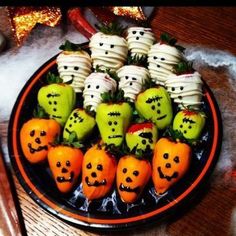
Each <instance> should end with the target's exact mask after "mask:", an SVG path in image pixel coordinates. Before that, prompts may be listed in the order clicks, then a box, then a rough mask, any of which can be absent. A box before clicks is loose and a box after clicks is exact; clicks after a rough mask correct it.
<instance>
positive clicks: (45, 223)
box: [0, 7, 236, 236]
mask: <svg viewBox="0 0 236 236" xmlns="http://www.w3.org/2000/svg"><path fill="white" fill-rule="evenodd" d="M0 21H1V20H0ZM1 22H2V21H1ZM151 25H152V28H153V30H154V32H155V33H156V34H158V35H159V34H160V32H161V31H167V32H169V33H171V34H173V35H175V36H176V38H178V39H179V40H180V41H182V42H186V43H188V44H198V45H202V46H206V47H210V48H215V49H221V50H226V51H229V52H231V53H233V54H236V8H234V7H232V8H227V7H158V8H157V9H156V11H155V13H154V14H153V18H152V21H151ZM1 27H2V28H4V24H2V26H1ZM0 29H1V28H0ZM2 30H4V32H5V33H6V34H7V35H9V36H10V31H9V29H8V28H7V27H5V29H2ZM12 46H13V44H11V47H12ZM200 73H201V74H202V76H203V77H204V79H205V80H206V81H207V83H208V85H209V86H210V87H211V88H212V90H213V92H214V95H215V97H216V99H217V101H218V104H219V106H220V109H221V111H222V118H223V124H224V128H225V131H226V130H227V133H225V132H224V136H223V145H224V148H223V150H224V152H222V153H221V155H220V158H224V155H226V154H227V155H230V154H232V153H235V152H236V131H235V126H234V125H233V124H234V123H235V119H236V105H235V104H236V103H235V101H236V95H235V91H233V89H232V86H230V83H229V80H228V76H229V75H228V74H227V71H226V70H225V69H224V68H217V69H214V68H213V67H207V66H206V67H202V68H201V70H200ZM7 125H8V121H2V122H1V123H0V133H1V135H2V142H3V143H6V138H7ZM232 161H233V166H234V168H235V167H236V160H235V158H234V160H233V157H232ZM234 170H235V169H234ZM234 173H235V172H234ZM14 180H15V185H16V189H17V193H18V198H19V200H20V206H21V209H22V213H23V217H24V222H25V225H26V229H27V232H28V235H30V236H32V235H68V236H69V235H70V236H72V235H93V234H95V235H96V234H97V233H94V232H93V233H92V232H88V231H84V230H81V229H77V228H74V227H72V226H69V225H67V224H66V223H64V222H62V221H60V220H58V219H57V218H55V217H54V216H52V215H50V214H48V213H47V212H46V211H44V210H43V209H41V208H40V207H39V206H38V205H37V204H36V203H35V202H34V201H33V200H32V199H31V198H30V197H29V196H28V195H27V194H26V193H25V191H24V190H23V189H22V187H21V186H20V184H19V183H18V180H17V179H16V177H15V176H14ZM233 213H234V222H233V221H232V220H233ZM167 234H168V235H171V236H174V235H233V234H236V178H235V175H234V177H233V175H232V172H229V171H220V170H219V169H218V170H215V171H214V173H213V175H212V177H211V179H210V182H209V184H208V185H207V189H206V193H205V194H204V195H203V196H202V197H201V199H199V201H198V203H197V204H195V206H194V207H192V208H190V210H189V211H187V212H186V213H185V214H183V215H182V216H181V217H178V218H176V219H172V220H171V221H170V222H166V223H165V224H163V225H160V224H157V225H155V226H152V227H149V228H144V229H138V230H132V231H128V232H127V235H167ZM118 235H119V234H118Z"/></svg>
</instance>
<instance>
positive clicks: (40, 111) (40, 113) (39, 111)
mask: <svg viewBox="0 0 236 236" xmlns="http://www.w3.org/2000/svg"><path fill="white" fill-rule="evenodd" d="M33 117H35V118H45V119H48V118H49V115H48V114H47V113H46V111H45V110H44V108H43V107H41V106H40V105H39V104H37V106H36V108H35V109H34V110H33Z"/></svg>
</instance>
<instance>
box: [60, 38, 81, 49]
mask: <svg viewBox="0 0 236 236" xmlns="http://www.w3.org/2000/svg"><path fill="white" fill-rule="evenodd" d="M59 49H61V50H63V51H80V50H82V48H81V46H80V45H79V44H75V43H72V42H70V41H69V40H66V41H65V43H64V44H62V45H61V46H60V47H59Z"/></svg>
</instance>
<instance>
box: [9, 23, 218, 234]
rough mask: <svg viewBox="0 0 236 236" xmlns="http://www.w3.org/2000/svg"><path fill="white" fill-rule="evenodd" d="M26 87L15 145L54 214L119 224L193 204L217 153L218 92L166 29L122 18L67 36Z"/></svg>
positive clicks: (38, 196) (27, 182) (28, 180)
mask: <svg viewBox="0 0 236 236" xmlns="http://www.w3.org/2000/svg"><path fill="white" fill-rule="evenodd" d="M58 47H59V49H60V52H59V53H58V54H57V55H56V56H54V57H52V58H51V59H50V60H49V61H47V62H46V63H45V64H44V65H42V66H41V67H40V68H39V69H38V70H37V71H36V72H35V73H34V75H32V77H31V78H30V79H29V80H28V82H27V83H26V84H25V86H24V88H22V90H21V93H20V94H19V96H18V98H17V101H16V103H15V106H14V108H13V110H12V114H11V120H10V124H9V153H10V159H11V164H12V166H13V169H14V171H15V173H16V175H17V177H18V179H19V181H20V183H21V185H22V186H23V188H24V189H25V191H26V192H27V193H28V194H29V195H30V197H31V198H32V199H34V200H35V201H36V202H37V203H38V204H39V205H40V206H41V207H42V208H44V209H46V210H47V211H49V212H50V213H51V214H52V215H55V216H57V217H59V218H60V219H62V220H64V221H66V222H68V223H70V224H73V225H76V226H85V227H90V228H94V229H95V228H103V229H107V228H110V229H121V228H122V229H123V228H129V227H132V226H138V225H142V224H143V223H147V222H158V221H161V220H163V219H166V218H167V217H171V216H173V215H174V216H176V214H178V213H179V212H182V211H184V209H188V208H189V207H190V206H192V205H193V204H190V203H193V202H194V200H193V199H195V198H196V196H197V195H198V194H199V193H200V192H201V191H200V190H201V189H204V186H205V183H206V182H207V179H208V178H209V176H210V174H211V173H212V171H213V169H214V166H215V164H216V162H217V159H218V156H219V150H220V146H221V132H222V128H221V117H220V112H219V109H218V105H217V103H216V100H215V98H214V96H213V94H212V92H211V90H210V88H209V87H208V85H207V83H206V82H205V81H204V79H203V78H202V76H201V74H200V73H199V72H198V71H196V70H195V69H194V68H193V63H192V62H190V61H188V60H187V59H186V57H185V54H184V51H185V48H183V47H182V46H181V45H179V44H178V42H177V40H176V39H175V38H174V37H173V36H172V35H170V34H168V33H162V34H161V35H158V36H157V35H155V34H154V33H153V32H152V29H151V28H147V27H143V26H132V27H129V28H127V29H124V28H122V27H121V26H120V25H118V24H116V23H112V24H109V25H101V26H100V27H99V30H98V32H97V33H95V34H94V35H93V36H92V37H91V38H90V40H89V42H88V43H85V44H80V45H78V44H75V43H72V42H70V41H68V40H66V41H65V43H64V44H63V45H61V46H60V45H58Z"/></svg>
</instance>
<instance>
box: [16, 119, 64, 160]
mask: <svg viewBox="0 0 236 236" xmlns="http://www.w3.org/2000/svg"><path fill="white" fill-rule="evenodd" d="M60 131H61V126H60V124H59V123H58V122H57V121H56V120H53V119H43V118H32V119H30V120H28V121H27V122H26V123H24V124H23V126H22V128H21V130H20V143H21V148H22V151H23V153H24V156H25V157H26V159H27V160H28V161H29V162H31V163H39V162H43V161H44V160H46V159H47V154H48V150H49V148H50V147H51V143H52V142H53V141H54V140H55V138H56V137H57V136H58V135H59V134H60Z"/></svg>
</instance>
